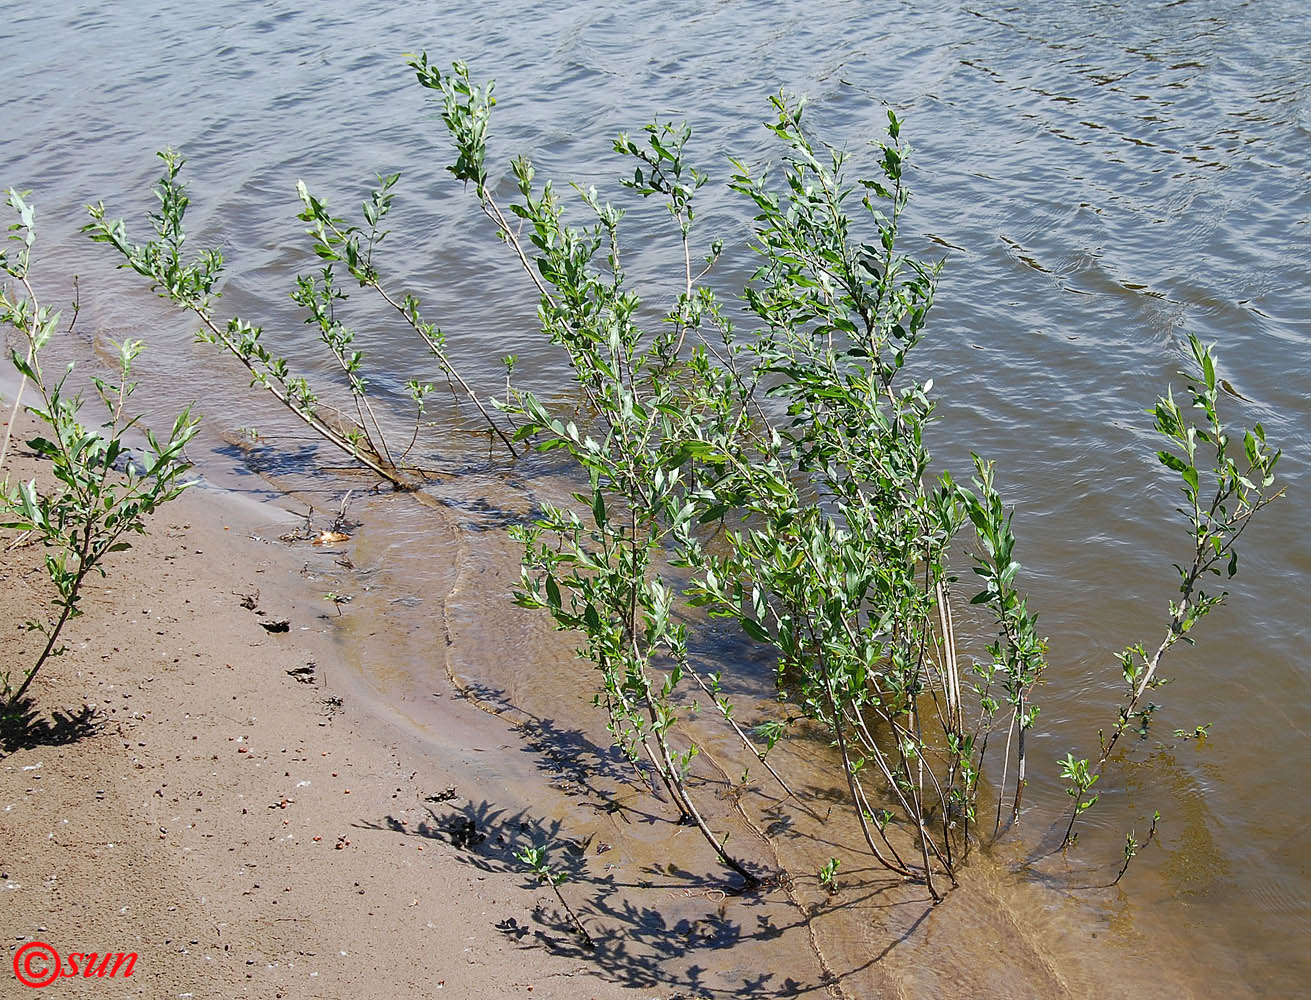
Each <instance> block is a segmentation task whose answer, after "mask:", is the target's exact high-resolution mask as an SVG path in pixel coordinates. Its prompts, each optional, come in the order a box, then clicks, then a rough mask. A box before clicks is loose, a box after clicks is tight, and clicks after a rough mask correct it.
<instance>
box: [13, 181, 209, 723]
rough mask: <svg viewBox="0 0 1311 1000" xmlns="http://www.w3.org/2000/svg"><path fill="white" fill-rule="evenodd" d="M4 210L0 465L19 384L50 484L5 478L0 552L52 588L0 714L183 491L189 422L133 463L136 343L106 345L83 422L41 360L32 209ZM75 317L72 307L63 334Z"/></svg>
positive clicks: (43, 321)
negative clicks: (89, 592) (114, 563)
mask: <svg viewBox="0 0 1311 1000" xmlns="http://www.w3.org/2000/svg"><path fill="white" fill-rule="evenodd" d="M6 203H7V207H9V208H11V209H12V210H13V212H14V214H15V215H16V216H17V219H16V221H15V222H13V223H12V224H11V225H10V226H9V227H8V228H9V240H8V243H7V245H6V246H4V247H3V248H0V275H3V277H4V285H3V287H0V329H4V328H6V327H7V328H9V329H10V330H12V331H13V332H14V333H16V334H17V335H18V340H19V344H20V346H19V347H17V348H10V349H9V351H8V352H7V353H8V356H9V361H10V363H11V364H12V365H13V367H14V370H15V371H17V372H18V374H19V377H20V380H19V388H18V392H17V393H16V394H15V399H14V402H13V407H12V409H11V411H10V414H9V423H8V425H7V426H6V427H5V432H4V438H3V441H0V467H3V465H4V461H5V457H6V454H7V452H8V449H9V444H10V440H11V435H12V432H13V427H14V420H15V418H16V417H17V416H18V410H19V406H20V405H21V404H22V402H23V395H24V392H25V391H26V390H27V388H28V387H29V386H30V387H31V389H32V391H33V392H34V393H35V398H34V400H33V402H32V404H31V405H30V407H29V409H30V410H31V413H32V415H33V416H35V417H36V419H37V421H38V423H39V425H40V430H39V432H38V433H37V434H36V435H35V436H33V437H32V438H31V439H29V440H28V441H27V442H26V444H27V446H28V448H30V449H31V450H32V452H33V453H35V454H36V455H37V456H39V457H40V458H41V459H43V460H45V461H47V462H49V465H50V474H51V479H52V480H53V482H52V483H51V484H50V486H49V488H46V489H42V488H38V486H37V483H36V480H35V479H31V480H28V481H27V482H18V483H15V484H11V483H10V481H9V477H8V475H7V474H6V475H5V477H4V480H3V482H2V483H0V528H7V529H11V530H16V531H19V532H20V533H21V534H20V535H19V537H18V539H17V540H16V541H15V542H13V543H11V544H10V545H8V546H7V548H8V549H13V548H16V547H17V546H18V545H19V544H22V543H24V542H27V543H31V544H37V543H40V545H41V546H42V548H43V549H44V551H45V559H44V564H45V571H46V576H47V578H48V580H49V583H50V589H51V594H50V601H49V610H48V612H47V613H45V614H37V615H34V616H33V617H32V618H30V619H28V620H27V621H26V622H24V627H25V628H26V630H27V631H28V632H29V633H40V636H41V639H42V640H43V641H42V642H40V643H38V646H39V652H38V653H37V654H36V656H35V657H33V659H32V662H31V663H30V664H26V663H25V664H18V663H15V662H14V661H12V660H10V661H9V662H6V663H4V664H0V716H9V715H12V714H13V713H15V711H16V710H18V709H19V708H20V707H21V705H20V703H21V701H22V699H23V697H24V696H25V695H26V694H27V691H28V688H30V687H31V685H32V682H33V681H34V680H35V679H36V676H37V674H38V672H39V671H40V670H41V668H42V667H43V666H44V665H45V664H46V663H47V662H48V661H50V660H52V659H55V658H58V657H60V656H62V655H63V654H64V653H65V652H66V650H67V647H66V646H64V645H62V644H61V643H60V637H61V635H62V634H63V631H64V626H66V625H67V624H68V623H69V622H70V621H71V620H73V619H74V618H77V617H78V616H80V615H81V614H82V608H81V602H82V596H83V591H84V585H85V584H86V581H87V578H88V577H90V576H91V575H92V574H94V573H98V574H99V575H100V576H104V575H105V564H106V562H107V561H108V560H109V557H110V556H111V555H112V554H113V553H115V552H121V551H123V550H124V549H127V548H130V547H131V542H130V541H129V540H128V539H129V538H130V536H132V535H134V534H137V535H139V534H144V533H145V530H146V522H147V520H148V518H149V517H150V516H151V515H152V514H154V513H155V512H156V511H157V510H158V509H159V508H160V507H161V506H163V505H164V504H166V503H168V502H169V501H170V500H173V499H174V498H176V497H177V496H178V495H180V494H181V493H182V491H183V490H184V489H186V488H187V486H188V485H190V484H189V483H188V482H186V481H185V480H184V476H185V475H186V472H187V470H188V469H190V468H191V464H190V463H189V462H188V461H187V459H186V455H185V452H184V449H185V448H186V445H187V442H188V441H190V440H191V438H192V437H193V436H194V435H195V433H196V429H197V422H198V421H197V420H196V419H195V418H193V417H192V415H191V409H190V407H188V408H187V409H185V410H183V411H182V412H181V413H180V414H179V415H178V417H177V419H176V420H175V421H174V423H173V426H172V429H171V430H170V432H169V435H168V437H167V439H164V440H160V439H158V438H156V437H155V435H154V434H153V433H152V432H151V431H150V430H145V438H146V453H145V454H144V455H138V456H135V457H134V456H133V455H131V454H130V453H129V451H128V449H127V445H126V437H127V435H128V433H129V431H131V430H132V429H133V428H134V427H135V426H136V425H137V423H138V421H139V419H140V418H139V417H138V416H133V415H131V414H130V413H129V412H128V410H127V408H128V406H129V405H130V400H131V397H132V394H133V392H134V391H135V389H136V383H135V382H133V381H132V365H133V362H134V361H135V360H136V358H137V357H138V355H139V354H140V353H141V350H142V347H143V345H142V343H141V341H139V340H125V341H123V343H121V344H115V345H114V347H115V348H116V351H117V354H118V370H117V371H116V373H115V375H116V377H115V378H113V379H106V378H102V377H100V376H92V379H91V382H92V386H93V387H94V389H95V394H96V396H97V399H98V402H99V404H100V407H98V408H100V409H103V412H102V413H101V414H100V415H99V417H98V418H95V417H93V418H92V419H91V420H90V421H88V420H87V414H86V412H85V411H84V408H83V398H82V396H81V395H80V394H78V393H76V392H74V391H73V390H72V388H71V387H70V386H69V384H68V380H69V376H70V375H71V374H72V373H73V366H72V365H69V366H67V367H66V368H64V369H62V370H57V371H56V372H53V373H52V372H50V371H49V370H48V367H47V366H46V365H45V364H44V352H45V350H46V348H47V347H48V345H49V344H50V341H51V339H52V338H53V337H54V336H55V334H56V333H58V332H59V327H60V325H61V314H60V313H59V311H57V310H55V309H52V308H51V307H50V306H47V305H42V304H41V301H40V299H39V298H38V296H37V293H36V290H35V289H34V287H33V284H32V277H31V268H32V250H33V247H34V245H35V243H36V210H35V208H34V207H33V206H32V205H31V204H29V203H28V202H27V201H26V199H25V197H24V195H22V194H21V193H19V192H17V191H14V190H12V189H11V190H10V191H9V192H8V198H7V201H6ZM76 318H77V311H76V308H75V309H74V312H73V318H72V319H71V320H70V322H69V329H70V330H71V328H72V323H73V322H75V321H76ZM94 409H97V407H93V410H94Z"/></svg>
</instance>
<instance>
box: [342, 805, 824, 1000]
mask: <svg viewBox="0 0 1311 1000" xmlns="http://www.w3.org/2000/svg"><path fill="white" fill-rule="evenodd" d="M425 808H426V811H427V813H428V815H427V817H425V818H424V819H422V820H420V821H419V822H418V823H413V822H408V823H407V822H405V821H404V820H401V819H398V818H397V817H395V816H387V817H385V818H384V819H383V820H382V821H381V822H377V823H361V824H358V825H359V826H361V827H364V828H366V829H373V830H388V831H391V832H393V833H396V834H399V835H402V836H407V837H420V838H423V839H427V840H433V841H438V842H441V843H445V844H449V845H451V846H452V847H453V848H455V849H456V851H457V852H458V854H457V857H458V858H459V859H460V860H461V861H463V862H464V863H466V864H469V865H472V866H473V867H475V868H477V869H478V870H480V871H484V872H488V873H495V874H513V875H516V876H519V877H520V878H522V879H523V884H524V885H525V886H526V887H532V888H536V887H537V884H536V881H535V879H533V878H532V877H531V876H530V875H528V874H527V873H526V870H525V868H524V865H523V864H522V863H521V862H520V861H519V860H518V859H517V858H516V857H515V855H514V852H515V850H517V849H522V848H523V847H525V846H527V845H533V844H545V845H549V846H550V847H551V848H552V850H551V864H552V868H553V869H554V870H556V871H558V872H566V873H568V879H567V880H566V881H565V882H564V883H563V885H562V886H561V891H562V892H564V893H565V895H566V897H568V898H569V900H570V902H571V904H572V905H573V906H574V907H575V908H576V909H577V910H578V911H579V913H580V915H581V916H582V918H583V921H584V923H585V924H586V925H587V929H588V932H589V933H590V935H591V938H592V942H591V946H590V947H589V946H588V944H586V943H584V942H583V941H582V940H581V939H580V938H579V937H578V935H577V934H576V933H575V931H574V928H573V926H572V924H571V923H570V922H569V920H568V917H567V915H566V914H565V913H563V912H560V911H559V910H558V907H557V904H556V902H555V900H554V899H553V898H551V897H550V896H549V893H548V892H546V891H543V892H542V894H541V895H540V896H539V898H538V901H537V905H536V906H535V907H534V909H533V910H532V914H531V922H520V920H519V919H518V918H516V917H515V916H506V917H504V918H503V919H500V920H498V921H497V922H496V927H497V929H499V930H500V931H501V932H502V933H503V934H505V935H506V936H507V937H509V938H512V939H513V940H515V941H516V942H518V943H519V944H520V945H521V946H522V947H545V948H547V949H549V950H550V951H552V952H555V953H557V954H561V955H567V956H569V957H570V958H574V959H576V960H579V961H583V962H588V963H590V964H592V965H594V966H595V967H596V968H597V969H598V970H599V971H600V972H601V973H602V974H603V975H605V976H606V977H607V978H609V979H612V980H615V981H617V982H621V983H623V984H625V985H627V986H632V987H638V988H643V989H649V988H662V989H669V990H673V991H676V992H674V993H673V994H671V995H674V996H677V995H680V994H679V992H677V991H682V993H681V995H683V996H686V997H689V998H690V997H701V996H717V997H719V996H722V997H728V996H734V997H749V998H760V1000H764V998H766V997H780V996H804V995H808V994H818V993H822V992H823V990H824V988H825V987H824V984H823V983H822V982H820V981H819V979H818V977H816V979H815V980H814V981H812V982H809V983H807V982H802V981H799V980H797V979H794V978H792V977H790V976H778V975H776V974H775V973H772V972H762V973H760V974H758V975H749V976H745V977H742V978H741V979H738V980H736V981H735V982H734V983H733V985H732V986H730V987H725V986H720V985H711V983H710V981H709V977H710V975H711V973H712V969H711V968H709V967H708V964H702V963H701V962H698V961H696V960H695V953H697V952H708V953H716V952H719V953H726V952H727V950H728V949H731V948H734V947H737V946H739V945H742V944H743V943H745V942H747V941H749V940H752V939H755V940H759V941H761V942H771V941H773V940H774V939H776V938H779V937H782V936H783V934H784V933H785V932H786V931H787V930H789V929H790V927H789V925H786V924H785V925H780V924H778V923H776V922H775V921H774V920H773V919H772V917H771V916H765V915H760V916H759V917H758V918H757V920H756V925H755V927H754V928H753V929H747V928H745V927H744V926H743V925H742V924H741V923H739V922H738V921H736V920H734V919H732V918H731V917H729V916H727V914H726V912H725V911H726V909H727V907H726V906H725V905H720V906H719V907H718V908H713V907H712V908H711V910H710V912H708V913H705V914H703V915H701V916H700V917H699V918H696V919H691V918H687V917H681V918H676V919H672V920H671V919H670V918H667V917H666V916H665V914H664V913H662V912H661V911H660V910H659V909H657V908H656V907H654V906H649V905H644V904H640V903H638V902H635V901H634V900H633V898H632V897H633V896H640V895H648V896H649V895H651V894H658V895H659V896H661V897H670V898H677V897H679V896H683V895H688V896H690V895H692V894H693V893H696V894H699V895H704V896H706V897H707V898H708V899H711V900H714V899H719V900H724V899H726V897H727V894H728V893H729V892H731V891H733V890H732V888H731V887H727V888H720V885H721V883H723V879H722V878H721V877H720V876H719V875H718V874H717V873H706V874H703V875H697V874H695V873H693V872H688V871H682V870H677V869H674V868H673V867H672V866H670V867H669V868H667V869H665V870H663V871H661V870H657V869H655V868H645V869H643V870H642V871H641V873H640V878H639V880H637V881H621V880H620V878H618V877H617V875H616V873H615V872H614V871H608V872H606V873H605V874H604V875H599V876H598V875H596V874H593V873H592V872H591V871H589V867H588V864H587V857H588V854H589V851H590V852H591V853H595V848H594V847H593V844H592V843H591V840H590V838H589V840H588V841H587V842H583V843H579V842H578V841H576V840H571V839H569V837H568V835H567V834H566V833H565V832H564V828H563V824H562V823H561V822H559V821H557V820H543V819H539V818H536V817H534V816H532V815H531V814H530V813H528V812H527V811H526V810H520V811H518V812H512V811H510V810H506V809H502V808H500V807H498V806H496V805H495V804H494V803H491V802H487V801H485V800H484V801H482V802H466V803H463V804H457V803H456V802H454V801H453V800H451V801H448V802H443V803H438V804H436V805H427V806H426V807H425ZM598 846H599V845H598ZM741 902H743V903H744V904H745V905H758V904H759V903H761V902H763V901H762V900H760V899H758V898H747V899H744V900H741ZM792 915H793V916H794V917H795V918H797V923H801V922H802V921H800V919H799V914H797V913H796V911H795V910H793V911H792ZM689 959H691V961H689ZM714 964H715V965H717V966H719V967H721V968H724V967H732V966H735V965H737V961H736V960H734V959H730V958H728V957H727V955H726V954H725V956H724V957H723V958H722V960H721V961H718V962H714ZM714 979H715V980H716V983H719V982H723V979H724V976H723V975H721V974H718V973H717V972H716V974H715V975H714Z"/></svg>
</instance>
